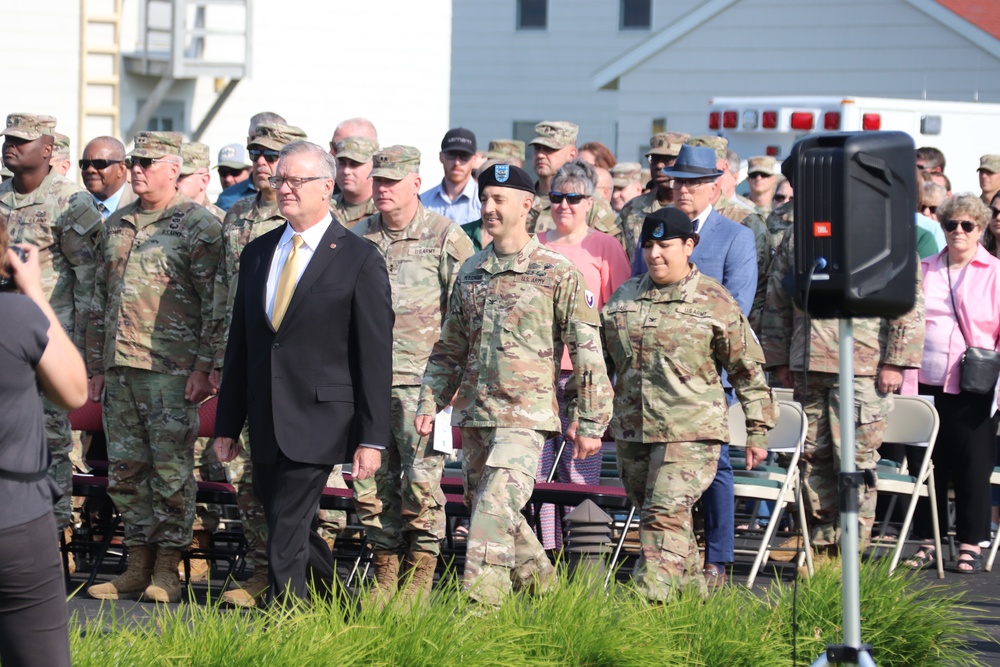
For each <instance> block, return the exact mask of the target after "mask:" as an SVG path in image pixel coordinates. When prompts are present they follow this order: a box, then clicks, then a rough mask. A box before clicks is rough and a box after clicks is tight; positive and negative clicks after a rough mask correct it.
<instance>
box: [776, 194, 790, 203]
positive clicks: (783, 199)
mask: <svg viewBox="0 0 1000 667" xmlns="http://www.w3.org/2000/svg"><path fill="white" fill-rule="evenodd" d="M771 201H773V202H774V203H776V204H784V203H785V202H786V201H792V198H791V197H788V196H786V195H774V196H773V197H771Z"/></svg>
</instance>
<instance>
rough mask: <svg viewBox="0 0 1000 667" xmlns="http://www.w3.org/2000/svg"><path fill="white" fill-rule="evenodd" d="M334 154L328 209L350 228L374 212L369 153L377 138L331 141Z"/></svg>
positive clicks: (373, 152) (375, 149)
mask: <svg viewBox="0 0 1000 667" xmlns="http://www.w3.org/2000/svg"><path fill="white" fill-rule="evenodd" d="M334 148H335V149H336V156H337V187H339V188H340V192H338V193H337V194H335V195H333V199H332V200H331V201H332V202H333V203H332V204H331V206H330V212H331V213H333V219H334V220H336V221H337V222H339V223H340V224H342V225H343V226H344V227H347V228H348V229H350V228H351V227H353V226H354V225H356V224H358V222H359V221H361V220H364V219H365V218H367V217H368V216H370V215H375V214H376V213H378V209H377V208H375V203H374V202H373V201H372V177H371V172H372V155H374V154H375V152H376V151H377V150H378V142H377V141H375V140H374V139H369V138H368V137H361V136H356V137H345V138H344V139H341V140H340V141H338V142H336V144H334Z"/></svg>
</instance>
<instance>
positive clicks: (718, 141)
mask: <svg viewBox="0 0 1000 667" xmlns="http://www.w3.org/2000/svg"><path fill="white" fill-rule="evenodd" d="M684 143H685V144H687V145H688V146H696V147H697V146H706V147H708V148H711V149H712V150H713V151H715V159H716V160H725V159H726V149H727V148H728V147H729V140H728V139H726V138H725V137H713V136H711V135H708V134H700V135H698V136H697V137H691V138H690V139H688V140H687V141H685V142H684Z"/></svg>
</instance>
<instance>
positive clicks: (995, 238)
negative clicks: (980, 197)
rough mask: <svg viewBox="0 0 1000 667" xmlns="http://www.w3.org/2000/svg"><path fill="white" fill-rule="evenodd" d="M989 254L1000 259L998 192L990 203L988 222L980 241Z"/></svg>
mask: <svg viewBox="0 0 1000 667" xmlns="http://www.w3.org/2000/svg"><path fill="white" fill-rule="evenodd" d="M980 242H981V243H982V244H983V245H984V246H986V249H987V250H989V251H990V254H991V255H993V256H994V257H1000V192H998V193H997V194H995V195H993V200H992V201H991V202H990V222H989V224H988V225H986V230H985V231H984V232H983V238H982V239H981V241H980Z"/></svg>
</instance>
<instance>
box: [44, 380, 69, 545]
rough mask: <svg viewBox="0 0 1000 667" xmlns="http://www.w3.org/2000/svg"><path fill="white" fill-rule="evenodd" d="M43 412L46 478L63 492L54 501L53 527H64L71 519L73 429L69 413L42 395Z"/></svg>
mask: <svg viewBox="0 0 1000 667" xmlns="http://www.w3.org/2000/svg"><path fill="white" fill-rule="evenodd" d="M42 407H43V409H44V411H45V441H46V442H47V443H48V447H49V456H50V457H51V460H50V461H49V477H51V478H52V480H53V481H54V482H55V483H56V485H57V486H58V487H59V488H60V489H62V492H63V495H62V497H61V498H60V499H59V500H58V501H57V502H56V506H55V507H54V508H53V513H54V514H55V517H56V525H57V526H68V525H69V524H70V523H72V521H73V462H72V461H71V460H70V455H71V454H72V453H73V431H72V429H71V428H70V425H69V413H67V412H66V411H65V410H63V409H62V408H59V407H56V406H55V405H54V404H53V403H52V402H50V401H49V400H48V399H47V398H44V397H43V398H42Z"/></svg>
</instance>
